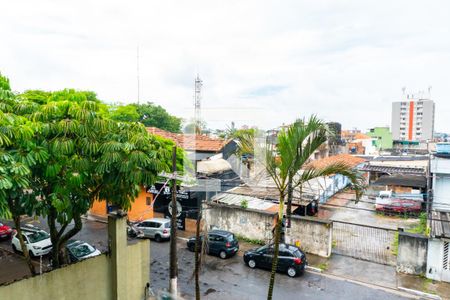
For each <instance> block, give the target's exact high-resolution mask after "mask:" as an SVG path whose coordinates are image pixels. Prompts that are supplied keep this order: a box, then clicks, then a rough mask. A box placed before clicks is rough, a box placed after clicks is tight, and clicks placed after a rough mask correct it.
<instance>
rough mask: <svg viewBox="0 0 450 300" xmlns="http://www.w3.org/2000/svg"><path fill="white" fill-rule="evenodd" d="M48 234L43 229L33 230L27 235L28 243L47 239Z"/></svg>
mask: <svg viewBox="0 0 450 300" xmlns="http://www.w3.org/2000/svg"><path fill="white" fill-rule="evenodd" d="M49 237H50V235H49V234H48V233H47V232H45V231H37V232H33V233H32V234H29V235H28V239H29V240H30V243H37V242H40V241H43V240H45V239H48V238H49Z"/></svg>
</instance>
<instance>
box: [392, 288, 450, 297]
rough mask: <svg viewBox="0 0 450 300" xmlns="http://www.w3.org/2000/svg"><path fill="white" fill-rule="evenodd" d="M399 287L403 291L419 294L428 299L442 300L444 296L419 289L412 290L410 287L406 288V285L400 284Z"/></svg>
mask: <svg viewBox="0 0 450 300" xmlns="http://www.w3.org/2000/svg"><path fill="white" fill-rule="evenodd" d="M398 289H399V290H401V291H404V292H407V293H410V294H413V295H417V296H420V297H425V298H427V299H434V300H442V298H441V297H440V296H438V295H433V294H430V293H425V292H421V291H418V290H412V289H408V288H405V287H402V286H399V287H398Z"/></svg>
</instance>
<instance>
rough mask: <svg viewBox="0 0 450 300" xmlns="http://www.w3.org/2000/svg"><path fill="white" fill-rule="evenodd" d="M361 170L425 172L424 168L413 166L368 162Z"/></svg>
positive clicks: (419, 173)
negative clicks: (372, 163) (382, 164)
mask: <svg viewBox="0 0 450 300" xmlns="http://www.w3.org/2000/svg"><path fill="white" fill-rule="evenodd" d="M359 170H361V171H371V172H383V173H387V174H393V173H400V174H417V175H423V174H425V170H424V168H411V167H394V166H377V165H369V164H366V165H364V166H362V167H361V168H359Z"/></svg>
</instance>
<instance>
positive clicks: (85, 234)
mask: <svg viewBox="0 0 450 300" xmlns="http://www.w3.org/2000/svg"><path fill="white" fill-rule="evenodd" d="M83 223H84V224H83V230H82V232H80V233H79V234H78V235H77V236H76V238H77V239H82V240H85V241H87V242H89V243H91V244H93V245H95V246H96V247H97V248H99V249H100V250H102V251H104V250H106V245H107V242H106V241H107V232H106V227H107V225H106V224H103V223H99V222H94V221H87V220H85V221H84V222H83ZM38 225H39V226H40V227H41V228H43V229H46V225H45V222H41V223H40V224H38ZM177 244H178V249H179V251H178V262H179V279H178V284H179V291H180V292H181V294H182V296H183V297H184V298H185V299H193V298H194V281H193V276H192V275H193V270H194V254H193V253H192V252H189V251H188V250H187V249H186V244H185V241H184V240H181V239H179V240H178V243H177ZM150 247H151V248H150V256H151V266H150V268H151V275H150V283H151V288H152V289H153V291H155V292H157V291H160V290H163V289H166V288H167V287H168V279H169V278H168V277H169V273H168V272H169V242H163V243H156V242H153V241H152V242H151V246H150ZM0 248H4V249H8V250H10V249H11V246H10V241H2V242H0ZM17 263H18V264H23V261H22V260H20V259H17ZM12 267H13V266H12ZM9 268H11V266H10V267H9ZM1 269H2V268H1V267H0V270H1ZM24 270H26V269H24ZM0 273H1V271H0ZM269 273H270V272H268V271H265V270H258V269H256V270H252V269H250V268H248V267H247V266H246V265H245V264H244V263H243V260H242V256H240V255H237V256H234V257H232V258H229V259H226V260H222V259H220V258H218V257H214V256H206V260H205V262H204V264H203V265H202V272H201V276H200V282H201V284H200V288H201V292H202V299H265V298H266V296H267V295H266V293H267V286H268V282H269V275H270V274H269ZM0 279H1V274H0ZM274 299H282V300H288V299H407V298H404V297H401V296H399V295H395V294H392V293H390V292H387V291H384V290H379V289H374V288H370V287H367V286H363V285H359V284H355V283H351V282H348V281H344V280H340V279H336V278H330V277H328V276H324V275H322V274H317V273H313V272H306V273H305V274H304V275H303V276H301V277H297V278H289V277H288V276H287V275H285V274H277V277H276V285H275V289H274Z"/></svg>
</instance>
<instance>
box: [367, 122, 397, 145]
mask: <svg viewBox="0 0 450 300" xmlns="http://www.w3.org/2000/svg"><path fill="white" fill-rule="evenodd" d="M366 135H368V136H370V137H371V138H373V139H374V146H375V147H376V148H377V150H386V149H392V146H393V142H392V133H391V131H390V130H389V127H374V128H372V129H370V130H369V132H367V133H366Z"/></svg>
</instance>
